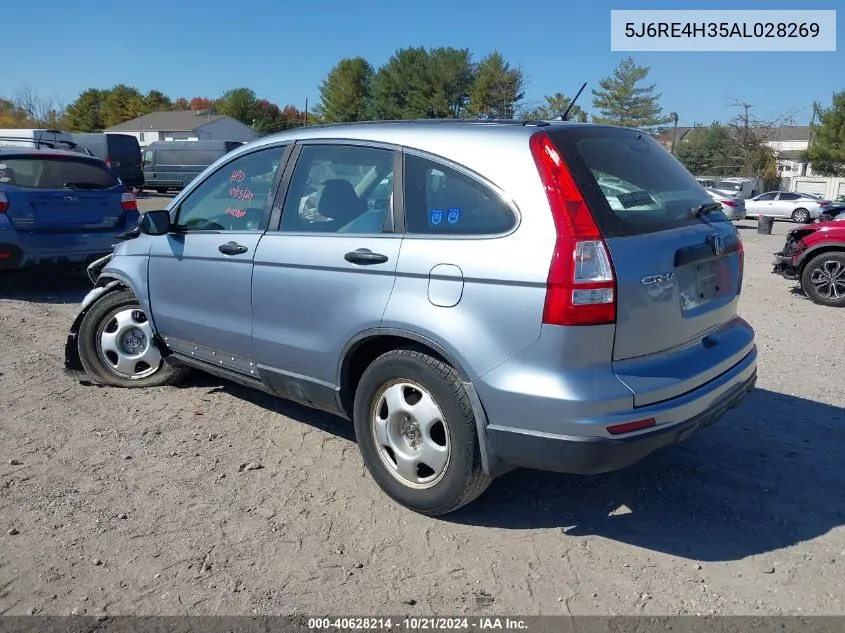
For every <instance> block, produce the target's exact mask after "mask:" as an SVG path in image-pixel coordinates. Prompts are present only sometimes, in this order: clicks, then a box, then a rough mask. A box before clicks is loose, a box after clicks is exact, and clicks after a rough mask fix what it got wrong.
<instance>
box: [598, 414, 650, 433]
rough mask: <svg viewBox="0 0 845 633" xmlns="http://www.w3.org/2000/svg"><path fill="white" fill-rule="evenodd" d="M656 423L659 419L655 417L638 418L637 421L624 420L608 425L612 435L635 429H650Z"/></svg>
mask: <svg viewBox="0 0 845 633" xmlns="http://www.w3.org/2000/svg"><path fill="white" fill-rule="evenodd" d="M656 424H657V421H656V420H655V419H654V418H648V419H647V420H637V421H636V422H623V423H622V424H613V425H612V426H609V427H607V432H608V433H610V434H611V435H623V434H624V433H633V432H634V431H642V430H643V429H650V428H651V427H653V426H655V425H656Z"/></svg>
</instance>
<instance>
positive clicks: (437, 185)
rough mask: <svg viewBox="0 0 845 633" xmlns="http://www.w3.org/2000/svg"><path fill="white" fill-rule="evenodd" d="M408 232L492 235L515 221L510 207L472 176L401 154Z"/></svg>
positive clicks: (511, 225)
mask: <svg viewBox="0 0 845 633" xmlns="http://www.w3.org/2000/svg"><path fill="white" fill-rule="evenodd" d="M405 220H406V225H407V232H408V233H419V234H429V235H496V234H500V233H505V232H507V231H509V230H510V229H512V228H513V226H514V225H515V224H516V216H515V215H514V213H513V211H512V210H511V208H510V206H508V204H507V203H505V201H504V200H502V198H501V196H499V194H497V193H496V192H495V191H493V190H492V189H490V188H489V187H487V186H486V185H484V184H482V183H481V182H479V181H478V180H476V179H475V178H471V177H470V176H467V175H466V174H464V173H461V172H459V171H457V170H456V169H453V168H451V167H447V166H446V165H443V164H441V163H438V162H435V161H433V160H429V159H427V158H422V157H420V156H415V155H413V154H406V155H405Z"/></svg>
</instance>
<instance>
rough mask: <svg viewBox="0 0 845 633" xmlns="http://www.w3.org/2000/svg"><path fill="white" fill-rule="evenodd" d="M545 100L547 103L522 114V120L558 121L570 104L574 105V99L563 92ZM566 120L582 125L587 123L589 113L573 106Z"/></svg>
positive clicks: (549, 96) (576, 105) (577, 106)
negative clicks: (578, 122)
mask: <svg viewBox="0 0 845 633" xmlns="http://www.w3.org/2000/svg"><path fill="white" fill-rule="evenodd" d="M544 99H545V103H543V104H541V105H539V106H536V107H534V108H528V109H525V110H523V111H522V112H520V115H519V116H520V118H524V119H538V120H549V119H556V118H557V117H559V116H561V115H562V114H563V113H564V112H566V109H567V108H568V107H569V104H570V103H572V99H570V98H569V97H567V96H565V95H564V94H563V93H561V92H556V93H554V94H553V95H546V96H545V97H544ZM566 119H567V120H568V121H580V122H581V123H586V122H587V112H586V111H585V110H584V109H583V108H582V107H581V106H580V105H578V104H575V105H574V106H572V109H571V110H570V111H569V114H568V115H567V117H566Z"/></svg>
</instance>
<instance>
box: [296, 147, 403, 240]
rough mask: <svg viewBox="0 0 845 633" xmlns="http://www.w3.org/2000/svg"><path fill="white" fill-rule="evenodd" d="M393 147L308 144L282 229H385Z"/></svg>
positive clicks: (363, 231) (354, 231) (366, 231)
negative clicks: (387, 148) (391, 148)
mask: <svg viewBox="0 0 845 633" xmlns="http://www.w3.org/2000/svg"><path fill="white" fill-rule="evenodd" d="M393 155H394V154H393V152H392V151H391V150H386V149H378V148H374V147H360V146H355V145H306V146H304V147H303V148H302V152H301V153H300V155H299V159H298V160H297V163H296V167H295V169H294V171H293V176H292V178H291V183H290V187H289V188H288V193H287V196H286V197H285V205H284V209H283V210H282V224H281V230H282V231H293V232H299V231H304V232H315V233H352V234H359V235H360V234H373V233H381V232H382V230H383V227H384V221H385V217H386V215H387V213H389V212H390V211H391V209H390V201H391V200H392V194H393Z"/></svg>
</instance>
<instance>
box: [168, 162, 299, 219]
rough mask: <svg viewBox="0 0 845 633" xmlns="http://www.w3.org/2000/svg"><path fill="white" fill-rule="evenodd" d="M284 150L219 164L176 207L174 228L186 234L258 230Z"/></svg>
mask: <svg viewBox="0 0 845 633" xmlns="http://www.w3.org/2000/svg"><path fill="white" fill-rule="evenodd" d="M282 151H283V148H281V147H270V148H267V149H262V150H259V151H257V152H251V153H249V154H245V155H243V156H240V157H238V158H236V159H235V160H233V161H230V162H228V163H226V164H224V165H221V166H220V168H219V169H217V170H216V171H215V172H214V173H212V174H211V175H210V176H209V177H208V178H206V179H205V180H204V181H203V182H202V183H201V184H200V185H199V186H198V187H197V188H196V189H194V190H193V191H192V192H191V193H190V194H189V195H188V197H187V198H185V200H184V201H183V202H182V203H181V204H180V205H179V210H178V215H177V218H176V224H177V226H178V227H179V228H180V229H182V230H187V231H259V230H262V229H263V228H264V204H265V202H266V201H267V198H268V197H269V196H271V195H272V193H273V192H272V185H273V180H274V178H275V176H276V171H277V170H278V169H279V163H280V162H281V158H282Z"/></svg>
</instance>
